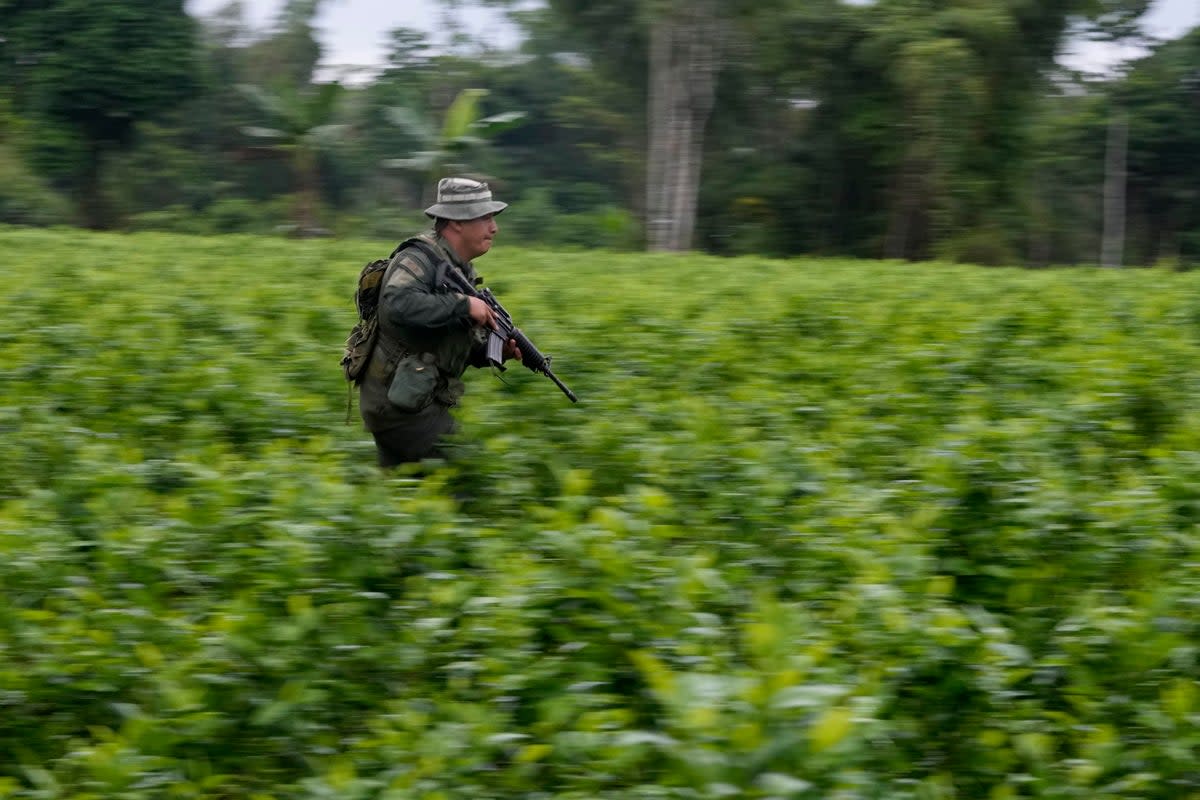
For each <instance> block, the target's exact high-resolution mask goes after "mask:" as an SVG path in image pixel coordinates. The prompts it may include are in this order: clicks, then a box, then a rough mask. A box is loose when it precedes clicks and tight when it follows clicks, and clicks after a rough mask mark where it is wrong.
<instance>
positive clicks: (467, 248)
mask: <svg viewBox="0 0 1200 800" xmlns="http://www.w3.org/2000/svg"><path fill="white" fill-rule="evenodd" d="M450 226H451V228H453V229H454V231H455V237H454V238H455V239H457V241H456V242H454V245H455V249H456V250H458V251H459V255H460V256H462V258H463V260H465V261H470V260H471V259H473V258H478V257H479V256H481V255H483V254H484V253H486V252H487V251H488V250H491V249H492V238H493V237H494V236H495V235H496V232H497V231H498V230H500V228H499V226H497V225H496V216H495V215H494V214H488V215H487V216H483V217H476V218H475V219H469V220H466V221H461V222H460V221H454V222H451V223H450Z"/></svg>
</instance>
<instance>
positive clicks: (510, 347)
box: [504, 339, 525, 362]
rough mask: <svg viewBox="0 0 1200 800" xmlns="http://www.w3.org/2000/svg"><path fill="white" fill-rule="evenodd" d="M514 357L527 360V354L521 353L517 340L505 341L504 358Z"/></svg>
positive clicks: (518, 359)
mask: <svg viewBox="0 0 1200 800" xmlns="http://www.w3.org/2000/svg"><path fill="white" fill-rule="evenodd" d="M514 358H515V359H516V360H517V361H522V362H523V361H524V360H525V356H523V355H522V354H521V348H519V347H517V340H516V339H509V340H508V341H507V342H505V343H504V360H505V361H508V360H510V359H514Z"/></svg>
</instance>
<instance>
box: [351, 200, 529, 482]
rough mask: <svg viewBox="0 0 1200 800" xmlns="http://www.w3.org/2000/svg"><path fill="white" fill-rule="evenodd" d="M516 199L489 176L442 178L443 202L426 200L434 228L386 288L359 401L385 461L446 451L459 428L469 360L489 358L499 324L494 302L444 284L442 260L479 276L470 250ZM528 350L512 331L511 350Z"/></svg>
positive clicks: (404, 254)
mask: <svg viewBox="0 0 1200 800" xmlns="http://www.w3.org/2000/svg"><path fill="white" fill-rule="evenodd" d="M507 207H508V204H507V203H502V202H500V201H498V200H493V199H492V192H491V190H490V189H489V188H488V185H487V184H486V183H484V182H482V181H476V180H472V179H470V178H443V179H442V180H440V181H439V182H438V187H437V202H436V203H434V204H433V205H432V206H430V207H429V208H427V209H425V215H426V216H428V217H430V218H431V219H433V221H434V226H433V230H432V231H428V232H426V233H423V234H420V235H418V236H415V237H413V238H412V239H410V240H408V241H407V242H405V244H403V245H401V247H400V248H399V249H398V251H397V252H396V253H395V255H394V256H393V257H392V259H391V262H390V263H389V264H388V267H387V272H386V273H385V274H384V277H383V282H382V284H381V287H382V288H381V291H380V293H379V306H378V312H377V313H378V326H379V327H378V339H377V341H376V344H375V349H374V351H373V352H372V354H371V359H370V361H369V362H368V364H367V368H366V371H365V374H364V377H363V380H362V383H361V384H360V395H359V398H360V403H359V408H360V410H361V413H362V418H363V422H364V423H365V425H366V428H367V430H368V431H370V432H371V434H372V435H373V436H374V437H375V446H376V448H377V450H378V453H379V464H380V466H382V467H385V468H386V467H393V466H396V465H397V464H402V463H405V462H410V461H420V460H421V459H423V458H430V457H442V456H444V452H443V451H442V450H441V449H440V447H439V445H440V444H441V441H442V439H443V437H444V436H446V435H447V434H449V433H451V432H452V431H453V430H454V427H455V425H454V419H453V417H452V416H451V415H450V409H451V408H452V407H454V406H455V405H457V404H458V401H459V399H460V398H461V397H462V394H463V391H464V385H463V382H462V374H463V373H464V372H465V371H466V368H467V366H468V365H470V366H475V367H482V366H487V360H486V358H485V349H484V347H485V343H486V341H487V334H488V329H490V328H494V327H495V324H494V319H493V313H492V310H491V308H489V307H488V305H487V304H486V303H484V302H483V301H482V300H480V299H479V298H477V297H468V296H466V295H464V294H460V293H457V292H452V291H450V290H448V289H447V288H445V286H444V282H445V281H444V272H443V270H447V269H455V270H460V271H461V272H462V274H463V275H464V276H466V278H467V280H468V281H470V282H471V283H475V282H476V280H477V276H476V273H475V268H474V266H473V265H472V263H471V262H472V260H473V259H475V258H478V257H479V256H481V255H483V254H484V253H486V252H488V251H489V250H490V249H491V248H492V240H493V238H495V236H496V232H497V231H498V230H499V228H498V227H497V225H496V215H497V214H499V213H500V212H501V211H503V210H504V209H505V208H507ZM520 357H521V353H520V350H519V349H518V348H517V345H516V342H515V341H513V340H511V339H510V340H509V342H508V346H507V348H506V351H505V358H506V359H509V358H517V359H519V358H520Z"/></svg>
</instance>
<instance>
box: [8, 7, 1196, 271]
mask: <svg viewBox="0 0 1200 800" xmlns="http://www.w3.org/2000/svg"><path fill="white" fill-rule="evenodd" d="M491 3H492V4H493V5H508V6H511V8H510V12H511V17H512V19H513V20H514V22H515V23H516V24H517V25H519V27H520V29H521V32H522V36H521V39H520V42H519V44H518V45H516V46H514V47H513V48H511V49H497V48H495V47H494V46H488V45H486V44H484V43H482V42H480V41H475V40H473V39H472V38H471V37H470V36H469V35H467V34H465V33H464V32H463V31H462V30H458V31H452V33H454V34H455V35H454V36H453V37H451V38H449V39H443V40H439V41H435V40H434V39H433V38H431V37H430V36H429V35H428V34H426V33H424V32H421V31H418V30H415V29H411V28H398V29H396V30H393V31H390V32H388V31H381V32H380V35H381V36H386V37H387V41H388V53H387V58H386V61H385V63H384V65H383V66H382V68H381V69H379V70H378V71H375V72H373V73H371V74H362V73H359V74H349V73H346V74H340V75H335V76H333V78H331V77H330V75H329V74H328V73H329V70H328V69H325V70H322V69H319V65H320V64H321V57H322V51H321V46H320V44H319V42H318V41H317V37H316V35H315V31H314V20H315V19H316V17H317V14H318V13H319V12H320V10H321V7H322V5H323V3H322V0H287V2H285V3H284V5H283V8H282V10H281V11H280V12H279V15H278V17H277V18H276V19H275V20H274V22H273V24H272V25H271V26H270V28H269V29H268V30H265V31H258V30H254V29H252V28H251V27H250V26H248V24H247V23H246V21H245V17H244V11H243V8H242V6H241V4H240V3H239V2H237V0H234V2H231V3H230V4H229V5H227V6H226V7H224V8H223V9H222V10H220V11H219V12H217V13H215V14H213V15H211V16H209V17H206V18H203V19H193V18H192V17H189V16H188V15H187V13H186V12H185V10H184V7H183V2H182V0H170V2H164V1H163V0H110V2H107V3H94V2H91V0H42V2H37V3H34V2H29V1H28V0H0V19H4V20H6V23H5V27H4V30H3V32H2V34H3V35H2V36H0V86H2V87H3V88H0V221H3V222H10V223H22V224H61V223H66V224H81V225H87V226H89V227H95V228H127V229H139V228H164V229H174V230H184V231H193V232H232V231H270V230H289V231H292V232H295V233H299V234H313V233H338V234H353V235H365V236H379V237H383V238H395V237H396V236H398V235H400V234H401V233H402V232H404V231H405V230H406V228H407V227H411V226H413V225H418V224H420V215H419V208H420V207H422V205H423V204H424V203H426V202H427V201H428V200H429V192H430V189H431V186H432V183H433V180H434V178H435V177H436V176H437V175H438V174H442V173H444V172H449V171H458V172H467V173H471V174H477V175H482V176H487V177H488V178H489V179H490V180H492V181H493V182H494V183H495V185H496V187H497V189H498V190H499V191H500V192H502V193H503V194H504V196H505V198H506V199H509V200H510V201H512V202H513V203H514V204H515V206H514V211H515V212H517V213H512V214H509V215H506V218H505V226H506V229H507V231H508V233H509V234H512V235H514V239H516V240H522V241H528V242H540V243H544V244H548V245H553V246H582V247H596V246H602V247H612V248H643V247H644V248H648V249H652V250H668V251H671V250H686V249H700V250H705V251H709V252H713V253H721V254H739V253H751V252H753V253H768V254H773V255H795V254H816V255H848V256H858V257H868V258H880V257H882V258H897V259H928V258H940V259H948V260H959V261H968V262H975V263H985V264H1028V265H1051V264H1076V263H1085V264H1086V263H1098V262H1100V261H1104V263H1107V264H1110V265H1129V264H1155V263H1165V264H1170V265H1178V266H1181V267H1183V266H1188V265H1190V264H1193V263H1194V262H1196V261H1198V260H1200V190H1198V187H1200V29H1198V30H1193V31H1192V32H1191V33H1190V34H1188V35H1186V36H1184V37H1182V38H1179V39H1176V40H1172V41H1168V42H1145V41H1144V40H1143V38H1142V37H1141V36H1140V34H1139V28H1138V24H1137V22H1138V19H1139V17H1140V16H1141V15H1143V14H1144V13H1145V11H1146V8H1147V5H1148V0H1045V1H1044V2H1039V3H1029V2H1026V1H1025V0H976V1H975V2H970V3H965V2H959V1H958V0H876V1H875V2H873V3H870V4H854V5H851V4H846V3H844V2H841V0H756V2H746V1H745V0H724V2H716V1H715V0H607V2H585V1H584V0H548V2H546V3H545V4H544V5H542V6H540V7H537V8H534V9H530V8H528V7H527V6H524V5H522V4H514V3H511V2H506V0H491ZM1083 36H1087V37H1091V38H1095V39H1105V40H1108V41H1111V42H1118V43H1133V44H1145V45H1146V48H1145V53H1146V54H1145V55H1144V56H1143V57H1141V58H1138V59H1136V60H1134V61H1131V62H1128V63H1124V64H1121V65H1119V66H1118V67H1116V68H1114V69H1112V70H1111V71H1110V72H1108V73H1107V74H1104V75H1102V76H1096V75H1085V74H1077V73H1073V72H1072V71H1070V70H1068V69H1066V68H1064V67H1063V66H1062V65H1061V63H1060V61H1059V60H1058V58H1057V56H1058V54H1059V53H1060V52H1061V51H1062V49H1063V47H1064V45H1065V43H1066V42H1067V41H1068V39H1069V38H1071V37H1075V38H1078V37H1083Z"/></svg>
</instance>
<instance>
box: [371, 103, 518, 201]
mask: <svg viewBox="0 0 1200 800" xmlns="http://www.w3.org/2000/svg"><path fill="white" fill-rule="evenodd" d="M486 96H487V90H486V89H463V90H462V91H461V92H459V93H458V95H457V96H456V97H455V98H454V101H453V102H452V103H450V107H449V108H447V109H446V115H445V118H444V119H443V120H442V124H441V128H440V129H438V128H437V127H436V126H435V125H434V123H433V121H432V120H430V118H429V117H428V116H425V115H423V114H421V113H420V112H419V111H416V110H415V109H412V108H405V107H403V106H393V107H392V108H389V109H388V112H387V118H388V120H389V121H390V122H391V123H392V124H393V125H395V126H396V127H398V128H400V129H401V130H403V131H404V133H405V134H406V135H408V136H409V137H410V138H412V139H414V140H416V141H417V142H419V143H420V144H419V145H418V146H419V147H420V148H421V149H420V150H417V151H416V152H414V153H412V154H410V155H409V156H408V157H407V158H388V159H384V161H383V166H384V167H386V168H388V169H395V170H401V171H403V172H407V173H410V174H412V175H414V176H416V177H418V178H419V179H420V180H421V182H422V185H423V186H424V187H426V188H425V191H426V192H428V191H429V189H428V187H429V186H431V185H433V184H434V183H436V180H437V178H438V177H440V176H441V175H442V174H443V173H447V172H461V171H465V170H467V169H468V168H469V164H468V160H469V158H470V155H471V154H472V152H475V151H477V150H478V149H479V148H482V147H484V146H486V144H487V140H488V139H491V138H492V137H494V136H496V135H497V134H500V133H502V132H504V131H507V130H511V129H512V128H515V127H517V126H518V125H520V124H521V121H522V120H523V119H524V118H525V113H524V112H522V111H509V112H505V113H502V114H495V115H493V116H489V117H481V116H480V113H481V112H480V103H481V101H482V100H483V98H484V97H486Z"/></svg>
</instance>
